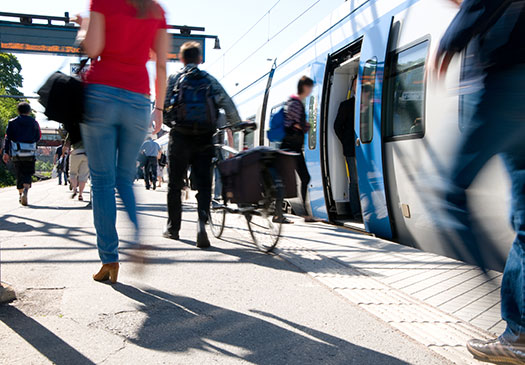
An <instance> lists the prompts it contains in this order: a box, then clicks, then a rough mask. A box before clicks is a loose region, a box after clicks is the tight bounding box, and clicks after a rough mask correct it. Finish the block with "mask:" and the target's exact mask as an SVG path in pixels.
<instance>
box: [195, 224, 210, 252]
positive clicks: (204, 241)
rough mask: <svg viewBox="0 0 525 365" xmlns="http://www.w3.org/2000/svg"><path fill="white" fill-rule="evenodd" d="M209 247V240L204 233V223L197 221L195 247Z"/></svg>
mask: <svg viewBox="0 0 525 365" xmlns="http://www.w3.org/2000/svg"><path fill="white" fill-rule="evenodd" d="M210 246H211V244H210V240H209V239H208V234H207V233H206V221H199V223H198V225H197V247H198V248H208V247H210Z"/></svg>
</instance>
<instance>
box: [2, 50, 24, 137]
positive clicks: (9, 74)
mask: <svg viewBox="0 0 525 365" xmlns="http://www.w3.org/2000/svg"><path fill="white" fill-rule="evenodd" d="M21 71H22V66H21V65H20V62H18V58H16V56H15V55H12V54H10V53H1V52H0V95H22V93H21V92H20V91H19V90H18V89H19V88H21V87H22V82H23V78H22V74H21V73H20V72H21ZM17 105H18V100H16V99H12V98H0V138H3V137H4V135H5V129H6V127H7V122H8V121H9V119H11V118H14V117H16V116H17V114H18V113H17V111H16V106H17Z"/></svg>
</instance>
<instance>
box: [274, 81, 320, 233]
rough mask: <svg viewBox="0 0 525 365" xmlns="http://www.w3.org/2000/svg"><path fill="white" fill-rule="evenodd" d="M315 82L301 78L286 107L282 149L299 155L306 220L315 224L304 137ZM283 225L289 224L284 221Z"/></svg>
mask: <svg viewBox="0 0 525 365" xmlns="http://www.w3.org/2000/svg"><path fill="white" fill-rule="evenodd" d="M313 87H314V81H313V80H312V79H310V78H309V77H307V76H303V77H301V79H300V80H299V83H298V84H297V95H292V96H291V97H290V98H289V99H288V101H287V102H286V105H285V106H284V110H283V112H284V115H283V125H282V127H283V129H284V135H283V140H282V143H281V149H283V150H288V151H291V152H295V153H298V156H297V158H296V167H295V168H296V171H297V174H298V175H299V178H300V179H301V198H302V200H303V209H304V220H305V221H306V222H314V221H315V219H314V218H313V217H312V215H311V214H310V213H309V212H310V209H309V208H308V203H307V192H308V184H309V183H310V173H309V172H308V167H307V166H306V161H305V158H304V153H303V146H304V139H305V138H304V136H305V134H306V133H308V131H309V130H310V124H308V122H307V120H306V109H305V105H304V103H305V100H306V98H307V97H308V96H310V94H311V93H312V90H313ZM270 124H271V123H270ZM283 223H287V222H286V221H284V222H283Z"/></svg>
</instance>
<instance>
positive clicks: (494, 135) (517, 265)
mask: <svg viewBox="0 0 525 365" xmlns="http://www.w3.org/2000/svg"><path fill="white" fill-rule="evenodd" d="M524 84H525V65H521V66H516V67H514V68H511V69H508V70H504V71H501V72H498V73H489V74H488V75H487V78H486V80H485V88H484V89H483V90H482V91H481V92H478V93H476V94H473V95H471V96H469V100H468V102H469V103H471V104H470V105H471V106H474V109H473V110H474V113H473V116H472V119H471V120H470V121H469V122H468V124H467V125H466V126H465V130H464V132H463V135H462V139H461V141H460V142H459V146H460V147H459V151H458V154H457V155H456V158H455V161H454V163H453V168H452V171H451V175H450V177H449V179H448V188H447V194H446V202H447V213H448V214H449V216H451V217H453V218H454V221H455V222H454V225H455V228H456V231H457V233H458V234H459V237H460V238H461V239H462V241H463V242H464V245H465V247H468V248H469V250H470V253H471V254H472V256H473V257H474V259H476V260H478V262H479V263H480V264H483V259H482V258H481V255H480V251H479V250H481V249H482V248H480V247H479V246H478V245H477V244H476V242H475V237H474V234H473V233H472V228H471V223H470V220H469V215H468V211H467V201H466V194H465V190H466V189H467V188H468V187H469V186H470V185H471V184H472V181H473V180H474V178H475V177H476V175H477V174H478V173H479V171H480V170H481V169H482V168H483V166H484V165H485V164H486V163H487V162H488V161H489V160H490V159H491V158H492V157H493V156H495V155H500V156H501V157H502V159H503V161H504V163H505V165H506V167H507V170H508V172H509V175H510V178H511V181H512V207H511V224H512V227H513V228H514V230H515V231H516V239H515V241H514V243H513V244H512V247H511V250H510V252H509V255H508V258H507V262H506V265H505V270H504V272H503V281H502V285H501V315H502V318H503V319H504V320H505V321H506V322H507V330H506V331H505V333H504V335H503V336H504V337H506V338H507V339H508V340H509V341H515V340H516V339H517V338H518V337H520V336H525V147H524V142H525V92H524V89H523V85H524ZM522 338H523V337H522Z"/></svg>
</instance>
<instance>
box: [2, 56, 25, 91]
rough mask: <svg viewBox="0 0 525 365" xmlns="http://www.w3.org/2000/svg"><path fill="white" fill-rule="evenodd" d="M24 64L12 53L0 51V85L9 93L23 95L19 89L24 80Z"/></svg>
mask: <svg viewBox="0 0 525 365" xmlns="http://www.w3.org/2000/svg"><path fill="white" fill-rule="evenodd" d="M21 72H22V66H21V65H20V62H18V58H16V56H15V55H13V54H11V53H0V87H1V88H3V89H5V92H7V94H9V95H22V93H21V92H20V91H19V90H18V89H19V88H21V87H22V82H23V81H24V79H23V77H22V74H21Z"/></svg>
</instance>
